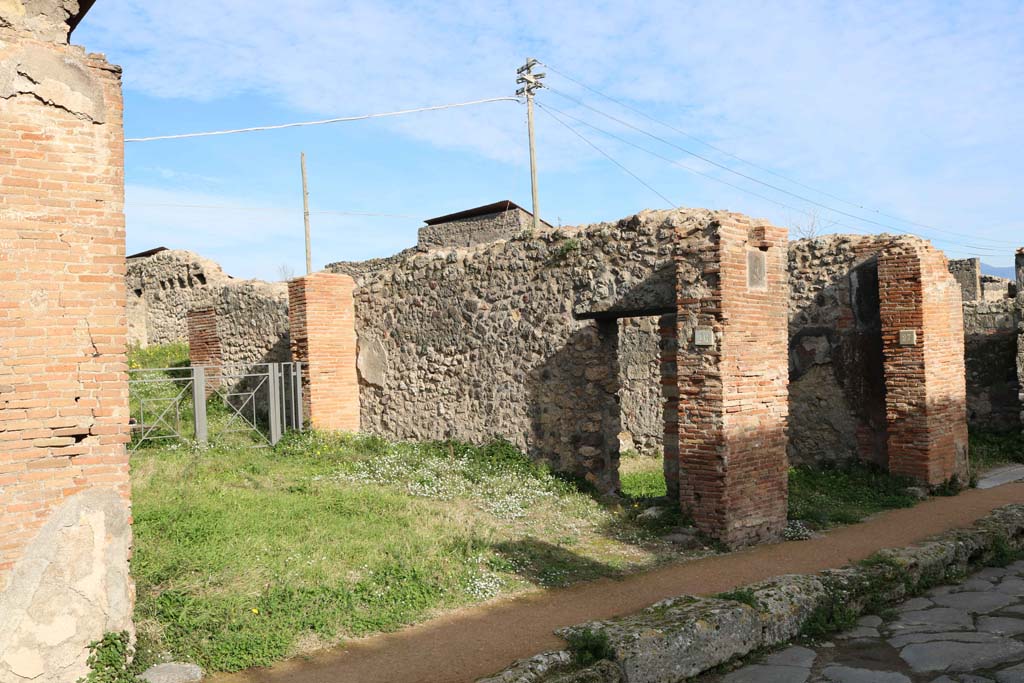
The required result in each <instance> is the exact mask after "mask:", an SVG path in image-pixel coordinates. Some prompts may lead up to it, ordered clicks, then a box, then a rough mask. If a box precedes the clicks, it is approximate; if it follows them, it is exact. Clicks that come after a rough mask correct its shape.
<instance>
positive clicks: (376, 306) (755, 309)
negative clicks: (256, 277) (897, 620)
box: [293, 210, 786, 544]
mask: <svg viewBox="0 0 1024 683" xmlns="http://www.w3.org/2000/svg"><path fill="white" fill-rule="evenodd" d="M784 235H785V232H784V231H783V230H780V229H777V228H771V227H770V226H764V225H762V224H759V223H752V222H750V221H749V219H746V218H744V217H740V216H737V215H734V214H728V213H724V212H710V211H704V210H677V211H662V212H643V213H641V214H639V215H637V216H633V217H631V218H628V219H624V220H622V221H618V222H615V223H600V224H596V225H589V226H582V227H578V228H566V229H558V230H555V229H545V230H542V231H540V233H539V234H531V233H521V234H520V235H518V236H517V237H514V238H512V239H509V240H505V241H500V242H496V243H491V244H486V245H477V246H475V247H470V248H459V249H435V250H430V251H428V252H425V253H419V254H414V255H412V256H410V257H409V258H407V259H405V260H404V261H401V262H399V263H397V264H395V265H394V266H393V267H391V268H388V269H385V270H382V271H380V272H379V274H378V275H377V276H376V277H374V278H367V279H365V280H364V281H363V284H362V286H360V287H359V288H358V289H357V290H356V292H355V311H356V330H357V333H358V337H359V357H358V367H359V373H360V374H359V381H360V404H361V424H362V428H363V429H364V430H366V431H370V432H373V433H378V434H382V435H385V436H388V437H391V438H408V439H432V438H458V439H464V440H468V441H475V442H479V441H485V440H487V439H490V438H493V437H495V436H501V437H504V438H508V439H510V440H511V441H513V442H514V443H515V444H516V445H518V446H520V447H521V448H523V449H525V450H526V451H527V452H529V453H530V454H531V455H533V456H534V457H535V458H538V459H543V460H545V461H547V462H549V463H550V464H551V465H552V466H553V467H554V468H556V469H558V470H561V471H565V472H569V473H572V474H574V475H576V476H579V477H581V478H585V479H587V480H588V481H590V482H592V483H593V484H594V485H595V486H597V487H598V488H599V489H601V490H605V491H614V490H616V489H617V488H618V458H619V449H620V442H621V441H627V440H631V441H633V442H634V444H635V443H637V442H639V443H643V444H647V445H649V447H656V446H657V444H659V443H661V442H664V441H666V439H665V437H664V436H663V435H664V434H669V435H671V436H672V439H671V447H672V448H671V450H670V449H668V448H666V470H667V472H668V473H669V478H670V481H672V480H676V481H677V480H678V477H676V476H674V475H673V473H672V468H673V467H675V468H679V467H683V466H685V464H686V463H687V462H696V460H697V459H698V458H703V460H702V462H704V463H705V464H706V465H707V467H708V468H710V469H707V470H706V471H701V472H697V471H696V469H693V468H691V471H690V476H689V477H688V478H687V482H688V484H689V486H690V488H689V489H688V493H687V495H686V496H681V497H682V498H683V500H684V503H685V504H686V505H687V506H692V507H694V508H695V509H701V510H706V511H707V512H706V513H701V514H698V515H697V517H698V518H699V519H698V523H699V524H701V526H702V528H705V530H707V531H708V532H709V533H711V534H713V535H716V536H719V537H720V538H722V540H724V541H726V542H729V543H737V544H739V543H746V542H751V541H753V540H758V539H763V538H770V537H773V536H774V535H776V534H777V533H778V531H779V530H780V529H781V525H782V524H783V523H784V520H785V495H786V493H785V471H786V463H785V433H784V429H783V424H784V421H785V415H786V409H785V395H786V390H785V385H786V374H785V373H786V363H785V361H784V358H785V338H784V336H782V335H783V333H784V325H781V324H779V323H780V321H781V320H783V319H784V317H785V277H784V263H785V258H784V245H785V237H784ZM719 242H722V244H723V245H724V246H722V247H721V248H720V249H719V248H718V247H717V245H718V244H719ZM709 245H713V246H715V248H711V246H709ZM766 254H767V256H765V255H766ZM748 258H749V259H751V262H752V263H753V264H754V266H758V267H759V270H758V269H757V268H755V269H754V270H756V271H757V272H758V273H760V276H759V277H760V279H757V278H755V280H756V282H754V283H753V284H750V283H748V281H747V279H746V278H747V272H748V269H750V268H751V267H753V266H750V263H748ZM766 259H767V260H766ZM677 272H683V273H685V274H686V277H687V278H689V279H688V280H687V284H686V286H685V287H684V288H683V289H682V290H680V292H677V290H676V286H677V283H676V273H677ZM721 273H726V274H727V275H728V277H726V276H724V275H722V274H721ZM723 282H724V284H723ZM716 292H718V293H716ZM721 297H726V300H727V301H728V302H729V305H728V306H727V307H726V308H725V309H720V307H719V305H718V303H716V302H717V301H718V300H719V299H720V298H721ZM293 306H294V299H293ZM680 307H686V310H688V311H691V314H689V315H688V317H687V318H686V319H685V320H681V319H680V320H677V319H676V318H675V313H676V310H677V309H680ZM773 307H774V308H773ZM293 315H294V314H293ZM658 316H663V317H662V318H661V320H660V324H656V323H655V322H654V321H655V320H657V319H658ZM707 316H710V317H707ZM705 317H707V319H706V320H705ZM695 321H704V322H702V323H701V324H705V323H706V324H707V325H709V326H711V327H712V328H713V329H714V334H715V335H716V337H715V340H714V341H713V342H712V346H713V347H714V348H705V347H704V346H703V345H702V343H700V342H695V341H694V340H693V339H692V337H693V332H694V330H693V329H691V328H692V327H693V325H695V324H696V322H695ZM677 324H678V325H679V331H678V334H679V335H683V334H684V333H685V335H686V339H687V342H686V344H685V345H684V344H678V345H677V343H676V342H675V339H676V336H677V330H676V325H677ZM680 338H682V337H681V336H680ZM692 356H697V357H699V358H701V359H705V360H708V359H710V360H709V362H711V363H712V366H713V371H712V370H708V369H707V368H704V367H703V366H701V367H697V366H692V367H691V366H687V368H688V372H689V373H691V374H688V375H687V377H688V378H689V382H690V383H691V384H693V385H694V386H696V385H700V384H704V383H705V382H707V383H708V384H710V383H711V375H712V374H714V375H716V376H717V377H718V378H719V380H718V381H719V390H718V393H717V394H715V396H717V397H718V398H715V396H711V395H708V396H706V397H695V396H692V395H689V396H688V397H687V400H686V402H683V401H680V400H679V392H678V391H677V389H676V373H677V372H679V367H680V364H681V363H682V360H683V359H684V358H685V359H687V362H689V359H691V357H692ZM310 358H311V360H315V358H316V356H315V355H314V354H310ZM772 358H774V359H775V360H774V362H773V361H772V360H771V359H772ZM703 362H704V360H702V361H700V363H703ZM693 373H696V374H693ZM751 378H753V379H751ZM723 388H724V390H725V391H726V392H727V393H726V394H725V395H723V394H722V390H723ZM673 411H674V412H675V415H671V413H672V412H673ZM314 412H315V411H314ZM727 412H728V415H726V413H727ZM666 414H668V415H669V416H670V418H669V419H665V417H666ZM681 415H685V416H686V417H685V418H682V417H679V416H681ZM701 416H708V417H709V419H710V421H705V422H700V421H699V420H697V418H698V417H701ZM681 425H686V428H687V429H688V432H687V438H686V439H679V438H677V437H676V430H678V429H679V428H680V426H681ZM695 425H696V426H695ZM627 434H628V436H627ZM698 434H699V436H698ZM681 442H682V443H684V444H686V447H687V448H686V449H683V451H684V452H683V453H680V443H681ZM706 442H707V443H710V442H713V443H714V444H716V445H715V446H714V450H713V451H712V452H707V453H697V452H695V451H694V452H691V451H690V450H688V448H689V446H690V445H692V444H694V443H706ZM713 462H719V463H721V462H726V463H729V465H728V466H722V467H719V466H717V465H713ZM681 463H682V464H681ZM755 488H756V489H758V490H759V493H758V495H756V496H752V495H748V494H750V493H751V491H753V489H755ZM673 493H675V491H673Z"/></svg>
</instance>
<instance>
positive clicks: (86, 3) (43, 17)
mask: <svg viewBox="0 0 1024 683" xmlns="http://www.w3.org/2000/svg"><path fill="white" fill-rule="evenodd" d="M94 2H95V0H0V28H10V29H14V30H16V31H21V32H23V33H28V34H30V35H32V36H33V37H35V38H38V39H39V40H44V41H48V42H52V43H67V42H68V38H69V37H70V35H71V32H72V31H74V30H75V27H76V26H78V22H79V21H81V20H82V17H84V16H85V13H86V12H88V11H89V9H90V8H91V7H92V5H93V3H94Z"/></svg>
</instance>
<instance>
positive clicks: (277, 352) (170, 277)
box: [125, 250, 288, 363]
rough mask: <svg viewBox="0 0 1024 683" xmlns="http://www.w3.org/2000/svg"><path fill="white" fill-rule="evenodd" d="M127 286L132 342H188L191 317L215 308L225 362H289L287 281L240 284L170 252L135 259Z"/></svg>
mask: <svg viewBox="0 0 1024 683" xmlns="http://www.w3.org/2000/svg"><path fill="white" fill-rule="evenodd" d="M125 283H126V287H127V289H128V293H127V296H128V328H129V342H130V343H133V344H140V345H142V346H145V345H147V344H165V343H167V342H173V341H185V340H187V339H188V325H187V322H186V320H187V314H188V312H189V311H190V310H192V309H195V308H208V307H211V306H212V307H214V308H216V309H217V315H218V319H219V327H220V330H221V335H222V336H221V342H222V344H223V346H224V359H225V361H227V362H251V363H258V362H264V358H265V357H266V356H267V355H268V354H272V355H273V356H274V358H277V359H283V360H287V357H286V356H287V353H284V352H283V350H286V349H287V348H288V339H287V331H288V311H287V306H288V303H287V298H288V293H287V292H288V286H287V284H285V283H283V282H263V281H262V280H238V279H235V278H233V277H231V276H229V275H226V274H225V273H224V271H223V270H221V267H220V266H219V265H217V264H216V263H215V262H213V261H211V260H209V259H206V258H203V257H201V256H198V255H196V254H193V253H192V252H189V251H179V250H168V251H162V252H159V253H157V254H154V255H152V256H147V257H142V258H134V259H131V260H130V261H129V262H128V274H127V277H126V278H125ZM272 350H273V351H272Z"/></svg>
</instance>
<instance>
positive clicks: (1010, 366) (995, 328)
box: [963, 298, 1021, 431]
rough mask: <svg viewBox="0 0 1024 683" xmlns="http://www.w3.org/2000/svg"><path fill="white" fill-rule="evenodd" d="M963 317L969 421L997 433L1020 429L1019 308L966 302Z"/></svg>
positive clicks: (1011, 301) (1012, 303)
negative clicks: (1017, 359)
mask: <svg viewBox="0 0 1024 683" xmlns="http://www.w3.org/2000/svg"><path fill="white" fill-rule="evenodd" d="M963 315H964V363H965V366H966V370H967V415H968V420H969V422H970V424H971V425H972V426H978V427H985V428H988V429H994V430H997V431H1009V430H1015V429H1020V427H1021V419H1020V412H1021V400H1020V396H1019V392H1020V381H1019V378H1018V377H1019V376H1018V370H1017V362H1016V358H1017V338H1018V335H1019V331H1018V325H1019V324H1020V321H1021V314H1020V305H1019V304H1018V303H1017V301H1016V300H1015V299H1009V298H1003V299H1000V300H997V301H974V302H968V301H965V302H964V305H963Z"/></svg>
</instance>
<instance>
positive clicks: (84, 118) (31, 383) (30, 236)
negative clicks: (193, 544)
mask: <svg viewBox="0 0 1024 683" xmlns="http://www.w3.org/2000/svg"><path fill="white" fill-rule="evenodd" d="M79 11H80V10H79V5H78V3H77V2H70V1H68V2H64V3H61V2H51V3H30V2H25V1H24V0H13V2H10V1H9V2H0V680H2V681H13V680H18V681H21V680H32V681H34V682H35V683H41V682H58V681H61V682H62V681H75V680H78V679H79V677H81V676H84V675H85V674H86V670H87V668H86V664H85V662H86V657H87V656H88V651H87V649H86V646H87V645H88V643H89V642H91V641H93V640H97V639H99V638H100V637H102V635H103V633H104V632H106V631H119V630H122V629H128V628H131V612H132V602H133V599H134V591H133V587H132V584H131V580H130V578H129V573H128V556H129V551H130V547H131V527H130V526H129V520H130V501H129V489H130V486H129V478H128V456H127V453H126V450H125V443H126V442H127V441H128V417H129V412H128V383H127V375H126V369H127V366H126V359H125V344H126V317H125V288H124V278H125V243H124V240H125V232H124V214H123V201H124V161H123V159H124V156H123V151H124V150H123V131H122V126H121V120H122V103H121V83H120V70H119V69H118V68H117V67H115V66H112V65H110V64H108V63H107V62H106V61H105V60H104V59H103V57H102V56H101V55H87V54H86V53H85V51H84V50H82V49H81V48H77V47H73V46H69V45H67V35H68V31H69V29H68V25H67V24H66V23H64V21H62V19H66V18H68V16H69V14H71V15H74V14H77V13H78V12H79Z"/></svg>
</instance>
